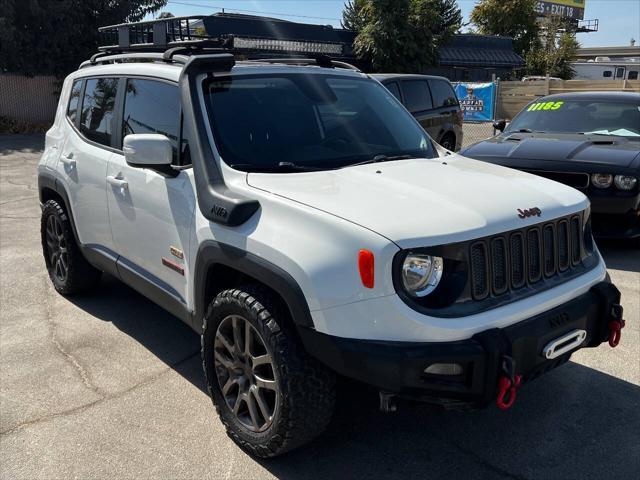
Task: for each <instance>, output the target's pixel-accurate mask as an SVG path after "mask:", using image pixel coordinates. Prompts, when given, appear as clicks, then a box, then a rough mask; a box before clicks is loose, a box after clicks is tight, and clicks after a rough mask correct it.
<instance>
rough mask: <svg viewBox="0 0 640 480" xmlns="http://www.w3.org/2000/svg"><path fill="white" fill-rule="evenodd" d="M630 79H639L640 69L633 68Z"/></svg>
mask: <svg viewBox="0 0 640 480" xmlns="http://www.w3.org/2000/svg"><path fill="white" fill-rule="evenodd" d="M628 78H629V80H637V79H638V70H631V71H630V72H629V76H628Z"/></svg>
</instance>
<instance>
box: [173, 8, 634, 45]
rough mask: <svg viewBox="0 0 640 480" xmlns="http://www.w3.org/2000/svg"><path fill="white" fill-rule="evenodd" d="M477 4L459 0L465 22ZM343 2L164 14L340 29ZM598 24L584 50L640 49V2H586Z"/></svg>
mask: <svg viewBox="0 0 640 480" xmlns="http://www.w3.org/2000/svg"><path fill="white" fill-rule="evenodd" d="M475 3H476V1H475V0H458V5H459V6H460V8H461V9H462V14H463V16H464V21H465V22H468V21H469V14H470V13H471V10H472V9H473V6H474V4H475ZM343 5H344V0H168V4H167V7H165V8H164V9H163V10H165V11H170V12H171V13H173V14H174V15H176V16H183V15H208V14H210V13H215V12H219V11H220V10H221V8H224V9H225V11H229V12H238V13H247V14H255V15H268V16H271V17H276V18H283V19H285V20H292V21H298V22H303V23H318V24H323V25H333V26H336V27H339V26H340V18H341V16H342V8H343ZM595 18H597V19H598V20H599V21H600V22H599V31H598V32H593V33H581V34H578V41H579V42H580V44H581V45H582V46H584V47H606V46H621V45H629V40H630V39H631V38H632V37H633V38H635V39H636V40H637V42H638V43H637V44H636V45H640V0H586V10H585V19H595Z"/></svg>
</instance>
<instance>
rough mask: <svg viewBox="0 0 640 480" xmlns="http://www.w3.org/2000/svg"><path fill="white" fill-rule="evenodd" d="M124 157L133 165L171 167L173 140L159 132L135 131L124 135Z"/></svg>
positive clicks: (157, 167) (163, 168) (159, 167)
mask: <svg viewBox="0 0 640 480" xmlns="http://www.w3.org/2000/svg"><path fill="white" fill-rule="evenodd" d="M122 151H123V152H124V158H125V160H126V161H127V163H128V164H129V165H131V166H132V167H140V168H144V167H147V168H155V169H158V170H167V169H171V162H172V161H173V146H172V145H171V140H169V139H168V138H167V137H165V136H164V135H159V134H157V133H135V134H131V135H127V136H126V137H124V141H123V142H122Z"/></svg>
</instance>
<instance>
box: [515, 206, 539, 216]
mask: <svg viewBox="0 0 640 480" xmlns="http://www.w3.org/2000/svg"><path fill="white" fill-rule="evenodd" d="M540 215H542V210H540V209H539V208H538V207H533V208H527V209H525V210H522V209H520V208H519V209H518V217H520V218H529V217H533V216H536V217H539V216H540Z"/></svg>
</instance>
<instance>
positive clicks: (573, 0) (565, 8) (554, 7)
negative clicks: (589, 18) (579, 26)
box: [536, 0, 586, 20]
mask: <svg viewBox="0 0 640 480" xmlns="http://www.w3.org/2000/svg"><path fill="white" fill-rule="evenodd" d="M585 2H586V0H551V1H549V2H547V1H541V2H536V13H537V14H538V15H540V16H543V17H548V16H549V15H558V16H560V17H564V18H573V19H575V20H582V19H584V4H585Z"/></svg>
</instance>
